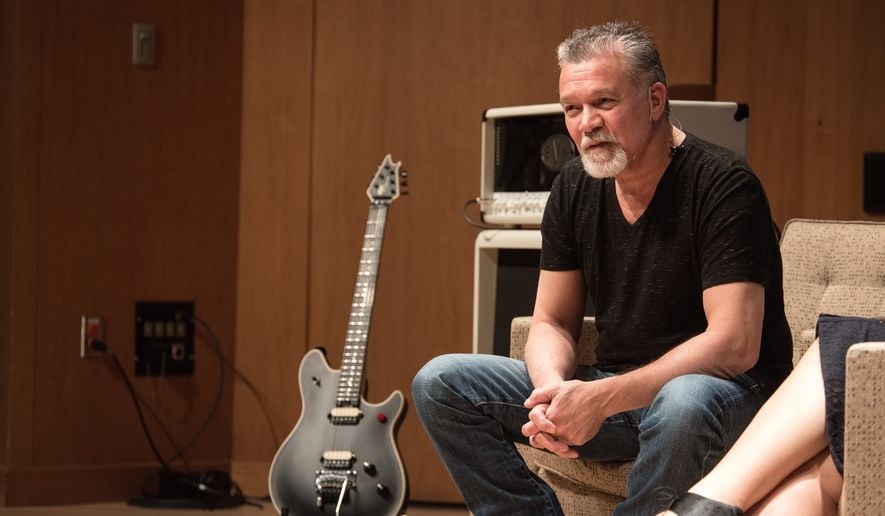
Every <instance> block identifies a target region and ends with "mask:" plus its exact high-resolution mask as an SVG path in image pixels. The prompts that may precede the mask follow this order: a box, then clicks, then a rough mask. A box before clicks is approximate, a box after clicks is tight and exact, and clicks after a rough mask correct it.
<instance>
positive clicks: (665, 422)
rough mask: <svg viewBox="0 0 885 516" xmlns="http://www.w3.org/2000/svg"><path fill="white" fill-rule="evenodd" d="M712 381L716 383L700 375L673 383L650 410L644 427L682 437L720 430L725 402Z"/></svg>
mask: <svg viewBox="0 0 885 516" xmlns="http://www.w3.org/2000/svg"><path fill="white" fill-rule="evenodd" d="M711 380H713V381H715V380H716V379H714V378H711V377H709V376H706V375H700V374H690V375H684V376H679V377H676V378H674V379H672V380H670V381H669V382H667V383H666V384H664V387H662V388H661V390H660V392H659V393H658V395H657V396H656V397H655V399H654V401H653V402H652V404H651V405H650V406H649V411H648V413H647V414H646V417H645V418H644V419H643V423H644V424H646V426H650V425H655V426H661V427H662V428H663V429H664V431H666V432H668V433H669V432H672V433H676V434H682V435H685V434H691V433H693V432H697V431H703V432H704V433H708V432H709V429H710V427H715V428H718V427H720V426H721V421H720V419H721V418H720V415H721V412H722V406H721V403H720V401H721V400H720V399H719V396H718V393H717V392H716V390H715V389H713V388H711V385H710V384H711Z"/></svg>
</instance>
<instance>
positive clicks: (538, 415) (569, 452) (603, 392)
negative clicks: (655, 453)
mask: <svg viewBox="0 0 885 516" xmlns="http://www.w3.org/2000/svg"><path fill="white" fill-rule="evenodd" d="M608 384H609V382H608V381H607V380H595V381H592V382H584V381H578V380H571V381H567V382H560V383H556V384H552V385H547V386H544V387H539V388H537V389H535V390H534V391H532V394H531V395H530V396H529V397H528V399H526V401H525V406H526V407H527V408H530V409H531V411H530V412H529V422H528V423H526V424H525V425H524V426H523V428H522V432H523V435H525V436H527V437H529V442H530V443H532V445H533V446H536V445H535V442H537V443H538V444H540V446H536V447H542V448H545V449H547V450H549V451H551V452H553V453H555V454H557V455H559V456H561V457H570V458H575V457H577V456H578V454H577V451H576V450H575V449H574V446H580V445H582V444H584V443H586V442H587V441H589V440H590V439H592V438H593V437H595V436H596V434H597V432H599V429H600V427H601V426H602V423H603V422H604V421H605V418H606V417H607V416H608V412H609V411H607V410H606V409H605V407H606V405H607V403H608V402H609V401H610V393H609V390H608V389H607V387H608Z"/></svg>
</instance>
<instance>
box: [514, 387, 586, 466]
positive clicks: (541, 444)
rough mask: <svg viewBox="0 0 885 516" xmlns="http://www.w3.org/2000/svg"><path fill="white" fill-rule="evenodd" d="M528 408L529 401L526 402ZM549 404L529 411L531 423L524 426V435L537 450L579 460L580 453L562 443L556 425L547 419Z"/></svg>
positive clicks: (537, 406)
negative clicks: (557, 435)
mask: <svg viewBox="0 0 885 516" xmlns="http://www.w3.org/2000/svg"><path fill="white" fill-rule="evenodd" d="M526 407H528V401H526ZM548 407H549V405H548V404H547V403H538V404H536V405H534V406H532V407H530V408H531V410H530V411H529V422H528V423H526V424H524V425H522V435H524V436H526V437H528V438H529V444H531V445H532V446H534V447H535V448H539V449H542V450H547V451H550V452H551V453H555V454H556V455H559V456H560V457H565V458H567V459H576V458H578V452H577V451H576V450H575V449H574V448H573V447H571V446H569V445H568V443H566V442H565V441H560V440H559V439H557V438H556V437H555V436H554V435H555V434H556V425H554V424H553V422H552V421H550V420H549V419H547V416H546V411H547V408H548Z"/></svg>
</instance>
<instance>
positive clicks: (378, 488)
mask: <svg viewBox="0 0 885 516" xmlns="http://www.w3.org/2000/svg"><path fill="white" fill-rule="evenodd" d="M375 490H376V491H378V494H380V495H381V496H384V497H387V496H389V495H390V489H388V488H387V486H386V485H384V484H375Z"/></svg>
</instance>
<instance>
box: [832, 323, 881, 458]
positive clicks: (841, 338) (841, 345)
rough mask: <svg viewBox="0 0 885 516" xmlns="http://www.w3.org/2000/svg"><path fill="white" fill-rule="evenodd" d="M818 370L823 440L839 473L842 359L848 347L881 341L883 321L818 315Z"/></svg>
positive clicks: (842, 435)
mask: <svg viewBox="0 0 885 516" xmlns="http://www.w3.org/2000/svg"><path fill="white" fill-rule="evenodd" d="M817 336H818V339H819V345H820V368H821V373H822V374H823V378H824V393H825V396H826V398H825V400H826V427H827V440H828V441H829V444H830V454H831V455H832V456H833V462H834V463H835V464H836V469H838V470H839V473H842V467H843V457H844V450H845V355H846V354H847V353H848V348H849V347H851V345H852V344H857V343H858V342H874V341H883V340H885V321H881V320H878V319H866V318H863V317H840V316H835V315H826V314H825V315H821V316H820V318H819V319H818V321H817Z"/></svg>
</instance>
